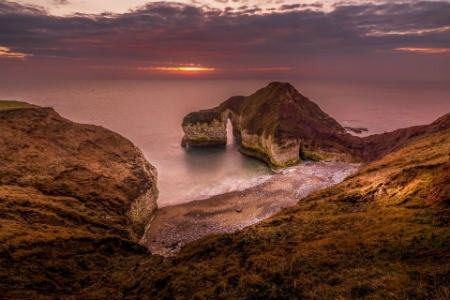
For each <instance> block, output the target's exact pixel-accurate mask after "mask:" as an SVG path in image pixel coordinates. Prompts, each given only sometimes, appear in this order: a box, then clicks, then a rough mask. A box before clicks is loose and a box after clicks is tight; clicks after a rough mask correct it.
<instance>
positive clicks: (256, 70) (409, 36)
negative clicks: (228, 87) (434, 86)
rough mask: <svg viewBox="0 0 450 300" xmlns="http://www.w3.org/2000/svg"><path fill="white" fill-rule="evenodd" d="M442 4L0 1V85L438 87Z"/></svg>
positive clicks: (444, 22) (443, 47) (446, 57)
mask: <svg viewBox="0 0 450 300" xmlns="http://www.w3.org/2000/svg"><path fill="white" fill-rule="evenodd" d="M449 12H450V3H449V1H415V0H409V1H393V0H391V1H383V0H372V1H365V0H360V1H356V0H355V1H338V0H334V1H332V0H328V1H318V0H317V1H316V0H312V1H309V0H305V1H292V0H253V1H252V0H209V1H208V0H180V1H177V2H175V1H162V2H161V1H160V2H156V1H145V0H127V1H123V0H119V1H117V0H116V1H109V0H89V1H88V0H22V1H3V0H0V79H2V78H3V79H5V78H101V79H111V78H124V79H127V78H130V79H134V78H270V79H273V80H275V79H278V78H308V79H311V78H312V79H332V80H335V79H342V80H388V81H389V80H404V81H448V80H449V72H450V52H449V36H450V35H449V33H450V18H449Z"/></svg>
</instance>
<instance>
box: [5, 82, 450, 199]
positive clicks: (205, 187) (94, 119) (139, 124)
mask: <svg viewBox="0 0 450 300" xmlns="http://www.w3.org/2000/svg"><path fill="white" fill-rule="evenodd" d="M268 83H269V82H268V81H267V80H164V81H157V80H123V81H122V80H111V81H106V80H105V81H101V80H98V81H95V80H94V81H93V80H90V81H81V80H72V81H34V82H8V81H3V82H0V99H3V100H12V99H14V100H22V101H27V102H31V103H35V104H38V105H42V106H52V107H54V108H55V109H56V110H57V111H58V112H59V113H60V114H61V115H62V116H64V117H67V118H69V119H71V120H74V121H77V122H82V123H90V124H96V125H101V126H104V127H107V128H109V129H112V130H114V131H116V132H119V133H120V134H122V135H123V136H125V137H127V138H129V139H130V140H131V141H132V142H133V143H135V144H136V145H137V146H138V147H139V148H141V149H142V151H143V152H144V153H145V155H146V157H147V158H148V160H149V161H150V162H151V163H152V164H153V165H155V166H156V168H157V169H158V174H159V178H158V187H159V190H160V197H159V200H158V204H159V205H160V206H167V205H172V204H177V203H183V202H188V201H191V200H197V199H202V198H206V197H208V196H211V195H215V194H219V193H223V192H227V191H231V190H236V189H242V188H245V187H247V186H250V185H254V184H256V183H258V182H261V181H262V180H265V179H266V178H267V176H269V174H270V171H269V169H268V168H267V167H266V166H265V165H264V164H262V163H260V162H259V161H257V160H254V159H251V158H247V157H244V156H243V155H241V154H240V153H238V152H237V150H236V149H235V146H234V145H233V143H232V140H231V141H230V143H229V145H228V146H227V147H226V148H225V149H198V150H185V149H183V148H181V147H180V141H181V138H182V136H183V132H182V130H181V126H180V124H181V121H182V118H183V116H184V115H185V114H187V113H188V112H190V111H193V110H198V109H202V108H208V107H213V106H215V105H218V104H219V103H220V102H222V101H223V100H226V99H227V98H228V97H230V96H233V95H249V94H251V93H253V92H254V91H255V90H256V89H258V88H261V87H263V86H265V85H266V84H268ZM291 83H292V84H293V85H294V86H295V87H296V88H297V89H298V90H299V91H300V92H301V93H302V94H304V95H305V96H307V97H309V98H310V99H311V100H313V101H315V102H316V103H317V104H318V105H319V106H320V107H321V108H322V109H323V110H324V111H325V112H327V113H328V114H330V115H331V116H332V117H334V118H335V119H336V120H337V121H339V122H340V123H341V124H342V125H344V126H358V127H359V126H362V127H367V128H368V129H369V132H368V134H374V133H381V132H384V131H391V130H394V129H397V128H402V127H408V126H412V125H420V124H427V123H430V122H432V121H433V120H435V119H436V118H437V117H439V116H440V115H442V114H444V113H447V112H448V111H449V105H450V104H449V95H450V86H449V84H448V83H426V84H425V83H420V84H419V83H414V84H413V83H370V84H369V83H364V84H361V83H348V82H345V83H344V82H317V81H291ZM229 132H230V131H229Z"/></svg>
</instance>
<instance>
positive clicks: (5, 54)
mask: <svg viewBox="0 0 450 300" xmlns="http://www.w3.org/2000/svg"><path fill="white" fill-rule="evenodd" d="M30 56H33V54H27V53H21V52H12V51H11V48H8V47H4V46H0V58H11V59H25V58H27V57H30Z"/></svg>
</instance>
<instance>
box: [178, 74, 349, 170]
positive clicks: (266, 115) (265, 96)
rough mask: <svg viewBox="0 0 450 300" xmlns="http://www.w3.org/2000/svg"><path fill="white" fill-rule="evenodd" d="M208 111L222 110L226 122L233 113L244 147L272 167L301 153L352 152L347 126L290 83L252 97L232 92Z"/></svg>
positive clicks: (341, 155) (333, 155)
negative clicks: (345, 141) (345, 138)
mask: <svg viewBox="0 0 450 300" xmlns="http://www.w3.org/2000/svg"><path fill="white" fill-rule="evenodd" d="M203 112H204V113H208V112H211V113H212V112H214V114H216V115H219V114H220V120H221V122H222V124H224V123H226V119H230V120H231V123H232V125H233V133H234V136H235V137H236V138H237V141H238V143H239V144H240V150H241V152H243V153H244V154H247V155H250V156H254V157H257V158H260V159H262V160H264V161H265V162H267V163H268V164H269V165H270V166H272V167H285V166H289V165H293V164H295V163H297V162H298V161H299V160H301V159H313V160H319V159H328V160H335V159H348V160H350V158H351V154H350V153H349V151H347V148H346V147H345V146H344V145H342V144H341V143H340V142H339V141H340V137H341V136H344V135H346V132H345V129H344V128H342V127H341V126H340V125H339V124H338V123H337V122H336V121H335V120H334V119H332V118H331V117H330V116H328V115H327V114H326V113H324V112H323V111H322V110H321V109H320V108H319V107H318V106H317V105H316V104H315V103H313V102H311V101H310V100H309V99H308V98H306V97H304V96H303V95H301V94H300V93H299V92H298V91H297V90H296V89H295V88H294V87H293V86H292V85H290V84H289V83H281V82H273V83H271V84H269V85H268V86H266V87H265V88H262V89H260V90H258V91H257V92H255V93H254V94H252V95H250V96H248V97H242V96H237V97H232V98H230V99H228V100H227V101H225V102H223V103H222V104H220V105H219V106H218V107H216V108H214V109H211V110H208V111H203ZM189 115H191V114H189ZM189 115H188V116H189ZM184 124H185V122H183V129H184V128H185V125H184ZM225 129H226V128H225ZM185 132H186V130H185ZM224 134H226V133H224Z"/></svg>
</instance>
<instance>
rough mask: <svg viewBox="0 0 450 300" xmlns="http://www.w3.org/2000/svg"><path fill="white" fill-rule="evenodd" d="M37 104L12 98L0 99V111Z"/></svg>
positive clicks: (33, 106)
mask: <svg viewBox="0 0 450 300" xmlns="http://www.w3.org/2000/svg"><path fill="white" fill-rule="evenodd" d="M36 107H38V106H36V105H33V104H29V103H26V102H21V101H13V100H8V101H7V100H3V101H2V100H0V111H1V110H8V109H18V108H36Z"/></svg>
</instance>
